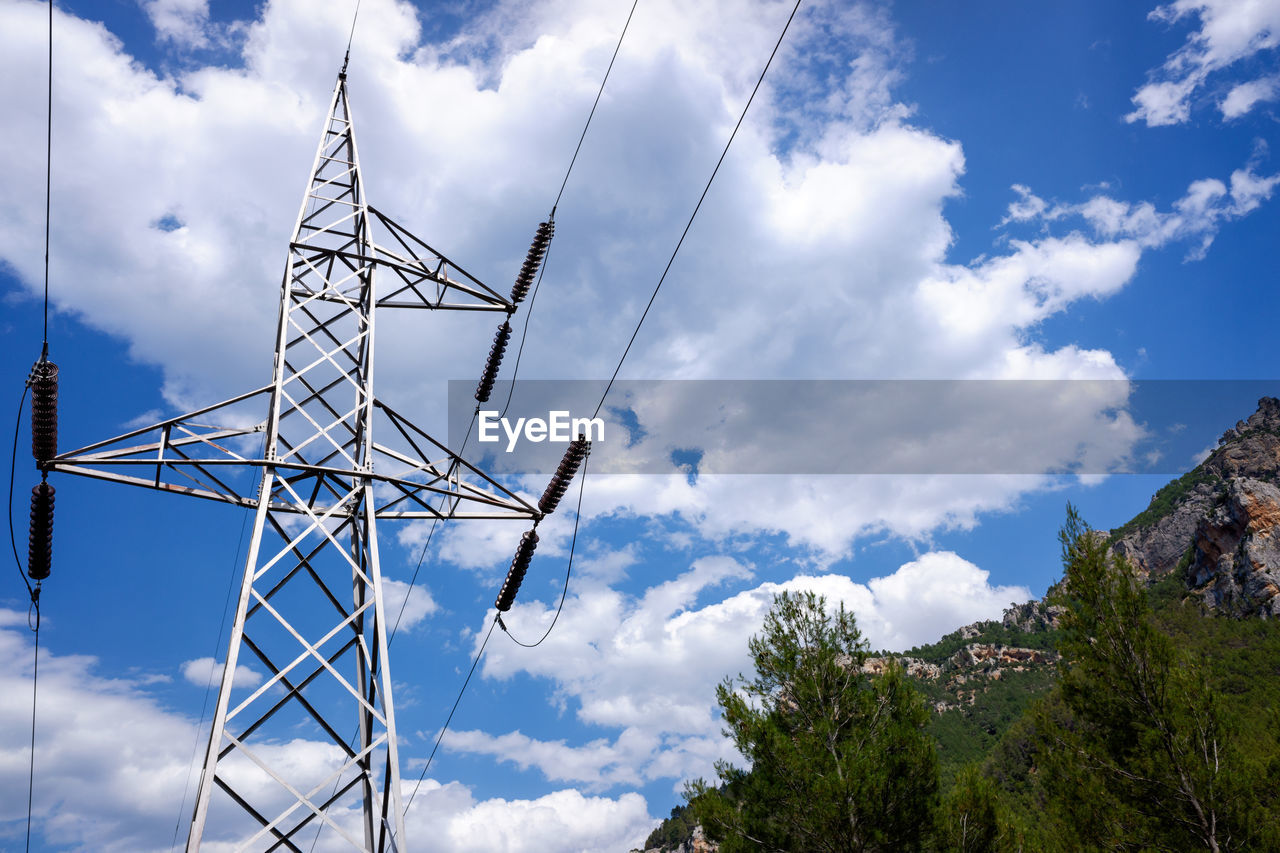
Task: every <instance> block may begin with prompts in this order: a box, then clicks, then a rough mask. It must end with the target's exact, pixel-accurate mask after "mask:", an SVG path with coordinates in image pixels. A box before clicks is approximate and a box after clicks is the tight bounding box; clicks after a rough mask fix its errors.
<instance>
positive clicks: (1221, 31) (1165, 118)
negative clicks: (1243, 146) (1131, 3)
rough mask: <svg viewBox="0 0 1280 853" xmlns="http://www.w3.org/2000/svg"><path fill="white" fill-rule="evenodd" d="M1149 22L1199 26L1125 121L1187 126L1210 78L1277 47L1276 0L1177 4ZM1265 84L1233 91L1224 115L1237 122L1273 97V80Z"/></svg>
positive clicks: (1183, 0)
mask: <svg viewBox="0 0 1280 853" xmlns="http://www.w3.org/2000/svg"><path fill="white" fill-rule="evenodd" d="M1149 17H1150V18H1151V20H1153V21H1157V22H1160V23H1164V24H1174V23H1177V22H1178V21H1181V20H1183V19H1187V18H1192V17H1198V18H1199V19H1200V27H1199V29H1197V30H1196V31H1194V32H1193V33H1192V34H1191V35H1190V36H1188V38H1187V42H1186V44H1184V45H1183V46H1182V47H1180V48H1179V49H1178V50H1177V51H1175V52H1174V53H1172V54H1170V56H1169V58H1168V59H1166V60H1165V62H1164V64H1163V65H1162V66H1160V68H1158V69H1155V70H1153V71H1152V72H1151V73H1150V75H1149V77H1150V80H1149V82H1148V83H1147V84H1146V85H1145V86H1143V87H1142V88H1140V89H1138V91H1137V93H1136V94H1135V95H1134V96H1133V103H1134V106H1135V107H1136V109H1134V111H1133V112H1131V113H1129V114H1128V115H1126V116H1125V120H1126V121H1129V122H1136V121H1145V122H1146V123H1147V124H1149V125H1152V126H1160V125H1170V124H1181V123H1183V122H1185V121H1187V119H1188V118H1190V116H1191V109H1192V100H1193V98H1194V97H1195V95H1196V93H1197V92H1199V91H1200V90H1201V89H1203V88H1204V87H1205V86H1206V85H1208V81H1209V78H1210V77H1211V76H1213V75H1215V74H1216V73H1218V72H1221V71H1224V70H1225V69H1227V68H1229V67H1231V66H1232V65H1235V64H1236V63H1238V62H1241V61H1243V60H1246V59H1249V58H1250V57H1253V56H1255V55H1257V54H1259V53H1263V52H1265V51H1271V50H1274V49H1275V47H1276V46H1277V45H1280V0H1254V2H1248V3H1241V2H1237V0H1175V2H1173V3H1169V4H1168V5H1165V6H1157V7H1156V8H1155V10H1154V11H1152V12H1151V14H1150V15H1149ZM1267 80H1268V78H1266V77H1264V78H1259V79H1257V80H1254V81H1250V82H1248V83H1245V84H1243V85H1238V86H1236V87H1235V88H1233V89H1232V91H1231V92H1230V93H1229V94H1228V95H1227V98H1226V100H1225V101H1223V102H1222V104H1221V109H1222V113H1223V116H1224V117H1226V118H1228V119H1230V118H1235V117H1237V116H1240V115H1243V114H1244V113H1245V112H1247V111H1248V110H1249V109H1250V108H1251V107H1252V106H1253V105H1254V104H1255V103H1257V102H1258V101H1260V100H1267V99H1270V98H1272V97H1274V93H1275V88H1274V80H1272V81H1271V82H1270V83H1268V82H1267Z"/></svg>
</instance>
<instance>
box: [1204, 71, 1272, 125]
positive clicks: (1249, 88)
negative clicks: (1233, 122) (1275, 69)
mask: <svg viewBox="0 0 1280 853" xmlns="http://www.w3.org/2000/svg"><path fill="white" fill-rule="evenodd" d="M1277 97H1280V77H1262V78H1259V79H1257V80H1250V81H1249V82H1247V83H1241V84H1240V85H1238V86H1233V87H1232V88H1231V91H1230V92H1228V93H1227V96H1226V97H1225V98H1223V99H1222V103H1221V104H1219V105H1218V108H1219V109H1220V110H1222V117H1223V118H1225V119H1233V118H1240V116H1242V115H1245V114H1246V113H1248V112H1249V111H1250V110H1251V109H1253V108H1254V106H1256V105H1257V104H1261V103H1266V102H1268V101H1274V100H1275V99H1276V98H1277Z"/></svg>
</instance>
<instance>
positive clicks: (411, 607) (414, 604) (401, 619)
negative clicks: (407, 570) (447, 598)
mask: <svg viewBox="0 0 1280 853" xmlns="http://www.w3.org/2000/svg"><path fill="white" fill-rule="evenodd" d="M382 606H383V610H384V611H385V612H386V614H387V619H389V620H390V623H391V625H393V626H394V625H396V624H399V626H400V627H399V630H401V631H409V630H411V629H413V628H414V627H415V626H417V625H419V624H421V623H422V621H423V620H424V619H426V618H427V617H428V616H430V615H432V614H433V613H435V612H436V611H437V610H439V609H440V605H438V604H436V601H435V599H434V598H432V597H431V593H430V591H428V590H427V588H426V587H425V586H423V585H421V584H415V585H414V586H413V587H410V586H409V584H408V583H406V582H405V581H396V580H391V579H390V578H385V577H384V578H383V579H382Z"/></svg>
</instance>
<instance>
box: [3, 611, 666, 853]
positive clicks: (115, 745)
mask: <svg viewBox="0 0 1280 853" xmlns="http://www.w3.org/2000/svg"><path fill="white" fill-rule="evenodd" d="M0 654H2V655H3V656H4V658H5V660H10V661H15V662H16V663H15V666H12V667H7V668H5V669H4V670H3V671H0V844H3V839H7V838H12V839H20V838H21V836H22V834H23V832H24V831H25V826H26V810H25V805H26V801H27V798H26V787H27V759H28V755H29V753H28V749H27V743H28V740H27V739H28V737H29V733H30V725H31V704H30V703H31V640H30V634H29V633H28V632H27V630H26V614H25V613H19V612H15V611H11V610H0ZM190 663H192V664H198V663H199V662H198V661H193V662H190ZM97 667H98V664H97V661H96V660H95V659H94V658H92V657H88V656H83V655H60V654H54V653H51V652H50V651H49V650H48V649H47V648H42V650H41V656H40V703H39V716H38V728H37V741H36V749H37V756H36V775H35V784H36V787H35V803H34V815H35V823H34V833H33V836H34V839H35V840H36V841H37V843H39V840H40V839H41V838H43V840H44V842H45V843H46V844H48V845H50V846H51V847H57V848H58V849H64V848H68V849H70V848H74V849H89V850H101V851H106V853H116V851H119V853H125V851H129V853H149V852H150V851H156V853H158V851H161V850H169V849H170V843H169V842H170V840H171V838H173V837H174V833H175V825H176V826H177V827H178V835H177V837H178V838H179V839H181V838H182V837H184V833H185V829H183V822H184V821H185V820H186V819H187V818H188V817H189V815H190V806H191V799H190V796H191V793H192V790H191V786H192V785H193V784H194V779H195V776H196V775H197V774H196V773H195V772H193V769H192V767H191V763H192V761H193V760H198V759H199V756H200V755H202V754H203V753H202V751H201V750H200V746H201V745H202V744H203V742H204V741H203V738H204V735H203V734H202V735H200V736H197V733H196V727H195V721H194V720H193V719H189V718H186V717H184V716H182V715H180V714H176V713H174V712H173V711H171V710H168V709H166V708H165V707H164V706H163V705H162V704H161V703H160V702H158V701H157V700H156V699H155V698H154V697H152V696H150V695H149V694H148V693H147V690H146V687H145V682H148V681H150V679H146V678H142V679H136V680H126V679H113V678H105V677H103V676H101V675H99V674H97V671H96V670H97ZM106 732H109V733H110V736H104V733H106ZM264 749H265V752H264V754H266V755H268V756H269V759H270V760H271V761H272V762H277V763H279V762H285V763H286V764H287V766H288V767H289V769H290V770H291V771H294V772H297V773H301V775H303V776H307V775H308V774H309V775H310V776H311V777H313V778H323V776H324V774H325V773H326V772H327V771H325V770H324V769H323V768H324V767H325V766H326V762H327V761H329V760H330V759H332V758H333V756H334V753H335V752H336V749H337V748H336V747H333V746H330V745H326V744H322V743H318V742H315V741H308V740H301V739H298V740H294V741H292V742H289V743H282V744H278V745H274V746H267V747H265V748H264ZM227 770H228V771H229V772H234V771H235V768H234V767H231V768H227ZM184 790H185V791H186V792H187V798H186V800H185V803H186V804H185V806H184V807H182V808H180V801H182V800H183V792H184ZM412 792H413V784H412V783H411V782H406V783H405V789H404V796H405V799H406V801H407V799H408V797H409V795H410V794H411V793H412ZM338 818H339V820H340V821H341V822H344V823H348V824H349V823H351V822H352V820H353V816H352V815H339V816H338ZM654 823H655V821H654V820H653V819H652V818H650V817H649V814H648V809H647V806H646V804H645V801H644V798H643V797H641V796H639V795H638V794H623V795H621V796H619V797H617V798H608V797H588V796H584V795H582V794H580V793H578V792H577V791H571V790H564V791H555V792H552V793H549V794H546V795H544V796H541V797H537V798H534V799H529V800H521V799H510V800H507V799H490V800H483V799H477V798H476V797H475V796H473V794H472V793H471V790H470V789H469V788H468V787H466V786H464V785H460V784H458V783H456V782H449V783H440V782H438V781H436V780H434V779H427V780H426V781H425V782H424V783H423V785H422V787H421V790H420V791H419V793H418V796H417V797H416V798H415V800H414V803H413V806H412V808H411V809H410V811H409V816H408V818H407V828H406V831H407V832H409V833H410V834H411V835H412V836H413V837H416V838H432V839H435V841H434V842H433V849H438V850H442V851H446V853H472V851H482V850H483V851H495V850H497V851H524V850H527V851H535V850H536V851H544V850H566V851H567V850H581V851H591V853H596V851H598V852H599V853H614V851H617V850H624V849H627V848H628V847H630V846H632V845H635V844H638V843H639V842H640V841H641V840H643V838H644V836H645V835H646V834H647V833H648V831H649V830H650V829H652V827H653V825H654ZM212 835H214V833H211V836H212ZM15 843H16V842H15ZM341 844H345V842H341ZM341 844H338V845H336V846H335V845H332V844H330V845H326V844H324V843H323V840H322V844H321V845H319V846H317V848H316V849H317V850H321V851H328V850H340V849H347V848H344V847H342V846H341ZM204 846H205V848H207V849H209V850H210V851H213V853H219V851H224V850H231V849H234V848H235V844H234V843H232V841H231V840H229V839H227V838H225V837H224V838H215V837H210V838H209V839H208V841H207V843H206V844H205V845H204Z"/></svg>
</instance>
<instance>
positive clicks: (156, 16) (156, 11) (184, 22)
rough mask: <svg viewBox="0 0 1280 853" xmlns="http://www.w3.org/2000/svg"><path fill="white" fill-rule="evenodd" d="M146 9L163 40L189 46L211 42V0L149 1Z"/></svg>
mask: <svg viewBox="0 0 1280 853" xmlns="http://www.w3.org/2000/svg"><path fill="white" fill-rule="evenodd" d="M142 9H143V11H145V12H146V13H147V17H148V18H150V19H151V25H152V26H153V27H155V28H156V35H158V36H159V37H160V39H161V40H162V41H168V42H173V43H174V44H176V45H179V46H183V47H189V48H196V47H206V46H207V45H208V44H209V36H208V34H207V32H206V30H207V28H208V26H209V0H145V2H144V3H143V4H142Z"/></svg>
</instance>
